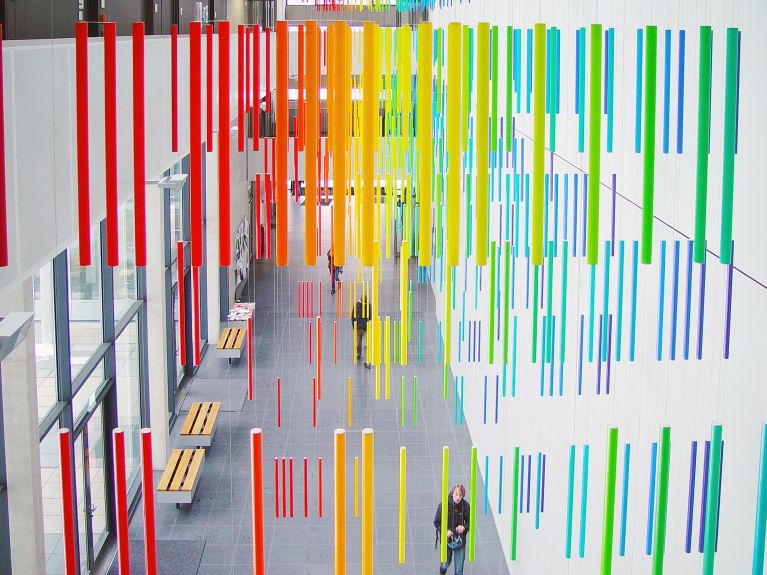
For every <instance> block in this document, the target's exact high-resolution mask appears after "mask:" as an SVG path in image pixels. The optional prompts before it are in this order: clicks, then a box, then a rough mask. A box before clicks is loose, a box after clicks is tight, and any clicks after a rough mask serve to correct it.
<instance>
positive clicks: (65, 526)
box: [59, 29, 87, 575]
mask: <svg viewBox="0 0 767 575" xmlns="http://www.w3.org/2000/svg"><path fill="white" fill-rule="evenodd" d="M86 30H87V29H86ZM72 461H73V460H72V442H71V439H70V433H69V429H60V430H59V470H60V471H61V519H62V538H63V543H64V575H77V573H78V570H77V567H78V565H77V560H78V558H77V548H76V542H77V539H76V537H77V534H76V533H75V509H76V507H75V501H74V485H73V484H72V477H73V475H72V473H73V469H72Z"/></svg>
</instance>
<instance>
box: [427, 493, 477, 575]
mask: <svg viewBox="0 0 767 575" xmlns="http://www.w3.org/2000/svg"><path fill="white" fill-rule="evenodd" d="M465 495H466V488H465V487H464V486H463V485H461V484H460V483H458V484H456V485H455V487H453V488H452V489H451V490H450V493H449V494H448V496H447V503H448V509H447V562H446V563H440V566H439V572H440V575H445V573H447V568H448V567H449V566H450V563H451V562H453V561H454V565H455V575H463V563H464V561H466V538H467V535H468V532H469V523H470V519H471V510H470V508H469V502H468V501H466V499H464V496H465ZM434 527H435V528H436V529H437V539H439V534H440V529H441V527H442V503H440V504H439V505H438V506H437V514H436V515H435V516H434Z"/></svg>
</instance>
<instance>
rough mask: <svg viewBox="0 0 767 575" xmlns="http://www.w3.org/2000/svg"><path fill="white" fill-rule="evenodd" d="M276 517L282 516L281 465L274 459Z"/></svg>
mask: <svg viewBox="0 0 767 575" xmlns="http://www.w3.org/2000/svg"><path fill="white" fill-rule="evenodd" d="M274 516H275V517H279V516H280V463H279V459H278V458H276V457H275V458H274Z"/></svg>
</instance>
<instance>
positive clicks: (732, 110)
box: [719, 28, 740, 264]
mask: <svg viewBox="0 0 767 575" xmlns="http://www.w3.org/2000/svg"><path fill="white" fill-rule="evenodd" d="M739 34H740V32H739V31H738V29H737V28H727V68H726V76H725V92H724V165H723V166H722V235H721V241H720V243H719V261H720V262H721V263H723V264H729V263H730V261H731V260H732V201H733V197H732V196H733V188H734V185H735V133H736V132H735V130H736V126H737V124H736V120H737V111H738V91H737V88H738V36H739Z"/></svg>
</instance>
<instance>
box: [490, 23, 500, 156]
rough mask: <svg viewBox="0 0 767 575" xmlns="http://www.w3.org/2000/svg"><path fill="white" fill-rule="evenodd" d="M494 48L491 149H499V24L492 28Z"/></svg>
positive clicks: (494, 150)
mask: <svg viewBox="0 0 767 575" xmlns="http://www.w3.org/2000/svg"><path fill="white" fill-rule="evenodd" d="M491 39H492V45H493V47H492V50H493V61H492V68H493V79H492V108H491V111H490V151H492V152H493V153H495V152H497V151H498V26H493V28H492V34H491Z"/></svg>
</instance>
